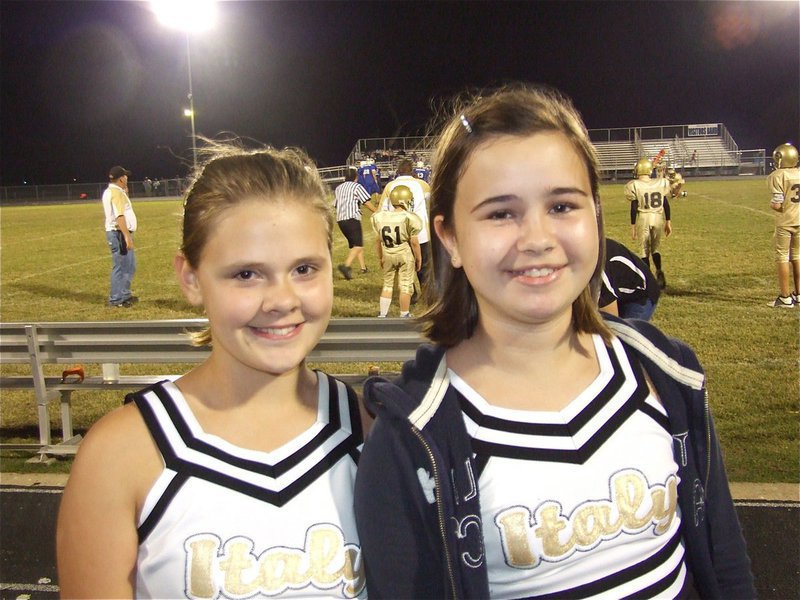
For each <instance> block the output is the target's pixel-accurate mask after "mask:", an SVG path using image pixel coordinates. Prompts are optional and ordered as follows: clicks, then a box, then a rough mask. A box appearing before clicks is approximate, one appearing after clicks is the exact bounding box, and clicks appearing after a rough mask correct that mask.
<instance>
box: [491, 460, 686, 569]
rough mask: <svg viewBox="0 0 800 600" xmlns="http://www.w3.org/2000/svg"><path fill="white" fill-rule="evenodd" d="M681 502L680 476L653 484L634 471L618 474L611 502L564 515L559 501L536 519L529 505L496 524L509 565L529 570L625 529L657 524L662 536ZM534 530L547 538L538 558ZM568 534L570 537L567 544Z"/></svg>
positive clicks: (499, 516)
mask: <svg viewBox="0 0 800 600" xmlns="http://www.w3.org/2000/svg"><path fill="white" fill-rule="evenodd" d="M677 506H678V481H677V478H676V477H675V476H674V475H670V476H669V478H668V479H667V482H666V484H665V485H660V484H654V485H653V486H649V485H648V482H647V478H646V477H645V476H644V475H643V474H642V473H640V472H639V471H636V470H633V469H631V470H627V471H623V472H620V473H617V474H616V475H615V476H613V477H612V480H611V498H610V500H599V501H588V502H584V503H582V504H580V505H578V506H577V507H576V508H575V510H574V511H573V512H572V514H571V515H570V516H569V517H567V516H564V515H563V514H561V507H560V505H559V504H558V503H556V502H545V503H543V504H542V505H541V506H540V507H539V508H537V509H536V512H535V519H532V518H531V513H530V511H529V510H528V509H527V508H525V507H519V506H515V507H512V508H509V509H506V510H504V511H502V512H500V513H498V514H497V516H496V517H495V519H494V522H495V525H496V527H497V529H498V531H499V533H500V542H501V544H502V546H503V551H504V553H505V556H506V563H507V564H508V565H509V566H511V567H515V568H520V569H529V568H533V567H535V566H537V565H538V564H539V562H540V561H541V560H542V559H546V560H550V559H556V558H562V557H563V556H565V555H567V554H570V553H572V552H574V551H576V550H585V549H589V548H592V547H594V546H595V545H596V544H597V543H598V541H601V540H603V539H610V538H613V537H615V536H616V535H617V534H618V533H619V532H620V531H625V532H626V533H636V532H638V531H642V530H643V529H645V528H647V527H649V526H651V525H653V532H654V533H655V534H656V535H662V534H664V533H666V532H667V531H669V528H670V526H671V524H672V521H673V519H674V518H675V515H676V511H677ZM643 511H644V512H643ZM531 533H533V535H534V536H535V538H538V539H539V540H541V551H540V552H541V556H537V550H536V546H535V544H534V543H533V542H534V540H533V539H532V538H531ZM565 534H569V535H568V537H567V539H566V540H564V541H563V543H562V541H561V540H562V538H563V537H564V535H565Z"/></svg>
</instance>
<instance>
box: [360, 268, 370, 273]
mask: <svg viewBox="0 0 800 600" xmlns="http://www.w3.org/2000/svg"><path fill="white" fill-rule="evenodd" d="M361 272H362V273H369V269H368V268H367V267H364V268H363V269H361Z"/></svg>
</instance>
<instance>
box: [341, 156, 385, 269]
mask: <svg viewBox="0 0 800 600" xmlns="http://www.w3.org/2000/svg"><path fill="white" fill-rule="evenodd" d="M357 178H358V169H356V168H354V167H348V168H347V180H346V181H345V182H344V183H341V184H339V185H338V186H336V189H335V190H334V196H335V200H334V206H336V222H337V223H338V225H339V229H341V230H342V233H343V234H344V237H345V238H346V239H347V245H348V246H349V247H350V252H349V253H348V254H347V260H345V261H344V264H342V265H339V266H338V267H337V268H338V269H339V272H340V273H341V274H342V275H343V276H344V278H345V279H352V278H353V272H352V269H351V268H350V265H351V264H352V263H353V261H354V260H355V259H358V264H359V266H360V267H361V272H362V273H366V272H367V265H366V264H365V263H364V235H363V233H362V232H361V205H362V204H366V206H367V208H368V209H370V210H371V211H372V212H375V209H374V208H373V207H372V205H371V204H367V202H368V201H369V199H370V195H369V192H367V190H366V188H365V187H364V186H363V185H361V184H360V183H358V182H357V181H356V179H357Z"/></svg>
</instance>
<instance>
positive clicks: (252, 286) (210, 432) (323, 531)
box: [56, 147, 368, 598]
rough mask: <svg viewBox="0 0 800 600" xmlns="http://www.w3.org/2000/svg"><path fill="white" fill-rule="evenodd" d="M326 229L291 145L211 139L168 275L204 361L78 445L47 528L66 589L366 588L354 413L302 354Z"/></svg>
mask: <svg viewBox="0 0 800 600" xmlns="http://www.w3.org/2000/svg"><path fill="white" fill-rule="evenodd" d="M332 236H333V215H332V211H331V210H330V204H329V201H328V192H327V189H326V187H325V186H324V184H323V183H322V180H321V179H320V177H319V174H318V172H317V170H316V168H314V166H313V164H312V163H311V162H310V160H309V159H308V157H307V156H306V155H305V154H303V153H302V152H300V151H294V150H288V149H287V150H280V151H279V150H274V149H260V150H256V151H249V152H246V151H243V150H241V149H238V148H225V147H221V148H218V153H217V154H216V155H215V156H214V157H213V158H212V159H211V160H210V161H209V162H207V164H206V165H205V166H204V167H203V169H202V171H201V172H200V173H199V175H198V178H197V180H196V181H195V182H194V183H193V184H192V186H191V188H190V189H189V191H188V192H187V194H186V197H185V202H184V214H183V237H182V244H181V248H180V251H179V252H178V254H177V255H176V257H175V259H174V268H175V273H176V276H177V279H178V283H179V284H180V287H181V289H182V291H183V294H184V296H185V297H186V299H187V300H188V301H189V302H190V303H191V304H192V305H195V306H199V307H202V308H203V309H204V311H205V313H206V315H207V316H208V322H209V328H208V330H207V331H204V332H202V333H201V334H199V335H198V336H197V337H196V338H195V342H196V343H198V344H202V345H208V346H210V354H209V356H208V358H207V359H206V360H205V361H204V362H203V363H201V364H200V365H198V366H197V367H195V368H194V369H193V370H191V371H189V372H188V373H186V374H185V375H183V376H182V377H180V378H179V379H177V380H176V381H174V382H173V381H170V380H165V381H163V382H161V383H158V384H155V385H153V386H151V387H149V388H146V389H144V390H141V391H140V392H137V393H134V394H131V395H129V396H128V397H127V398H126V404H125V405H124V406H122V407H120V408H118V409H116V410H114V411H112V412H110V413H109V414H107V415H105V416H104V417H103V418H102V419H100V420H99V421H98V422H97V423H96V424H95V425H94V426H92V428H91V429H90V431H89V432H88V434H87V435H86V437H85V438H84V439H83V441H82V442H81V445H80V449H79V450H78V454H77V456H76V458H75V462H74V464H73V466H72V469H71V472H70V477H69V481H68V483H67V486H66V488H65V490H64V496H63V499H62V501H61V507H60V510H59V516H58V525H57V533H56V547H57V557H58V576H59V581H58V583H59V586H60V588H61V594H62V596H63V597H65V598H85V597H93V598H134V597H135V598H179V597H180V598H185V597H189V598H234V597H236V598H254V597H270V598H277V597H287V596H291V597H298V596H303V597H326V598H331V597H336V598H365V597H366V594H367V592H366V589H365V586H364V572H363V562H362V560H361V548H360V543H359V540H358V534H357V531H356V527H355V520H354V514H353V485H354V480H355V473H356V465H357V463H358V459H359V454H360V449H361V445H362V443H363V438H364V436H363V431H364V428H365V426H366V424H367V422H368V419H366V418H364V421H362V418H363V417H362V414H361V413H360V408H359V403H358V399H357V397H356V394H355V392H354V391H353V390H352V388H350V387H349V386H347V385H345V384H344V383H343V382H341V381H338V380H336V379H334V378H333V377H331V376H329V375H326V374H325V373H323V372H321V371H317V370H312V369H311V368H310V367H309V366H308V365H307V363H306V357H307V356H308V353H309V352H311V350H312V349H313V348H314V347H315V346H316V345H317V343H318V342H319V340H320V338H321V337H322V335H323V333H324V332H325V330H326V328H327V325H328V322H329V320H330V315H331V308H332V306H333V267H332V257H331V245H332ZM309 565H313V568H312V567H309Z"/></svg>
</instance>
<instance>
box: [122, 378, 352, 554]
mask: <svg viewBox="0 0 800 600" xmlns="http://www.w3.org/2000/svg"><path fill="white" fill-rule="evenodd" d="M325 375H326V377H328V384H329V388H330V393H329V399H330V402H331V406H330V410H329V416H330V423H329V425H328V426H325V429H329V428H332V432H331V433H329V434H327V435H325V436H320V435H317V436H314V439H313V440H312V441H311V442H309V443H308V444H306V445H305V446H304V447H303V448H302V449H300V450H298V451H297V452H295V453H293V455H292V457H288V458H287V459H285V460H283V461H281V462H280V463H279V465H275V466H281V467H283V466H284V465H285V464H287V463H291V464H290V467H291V466H293V465H294V464H297V462H299V460H300V459H298V458H297V455H298V454H302V456H307V455H308V454H310V453H311V452H313V451H314V450H316V449H317V448H318V447H319V446H320V445H321V444H322V442H323V441H324V440H325V439H327V438H329V437H330V436H331V435H332V434H333V433H335V432H336V431H338V430H339V428H340V423H341V419H340V415H339V391H338V387H337V385H336V380H335V379H334V378H332V377H330V376H328V375H327V374H325ZM345 389H346V390H347V402H348V411H349V413H350V415H351V419H353V423H352V425H353V430H354V432H356V433H354V434H349V435H348V436H347V437H346V438H345V439H344V440H342V441H341V442H340V443H339V444H338V445H337V446H336V447H335V448H333V449H331V450H330V451H329V452H328V453H327V454H326V455H325V456H324V457H323V458H322V459H320V460H319V461H318V462H317V463H315V464H314V466H313V467H311V468H309V469H308V470H307V471H306V472H305V473H303V475H301V476H300V477H298V478H297V479H295V480H294V481H293V482H292V483H290V484H289V485H287V486H285V487H284V488H282V489H280V490H267V489H264V488H263V487H260V486H258V485H254V484H251V483H248V482H246V481H242V480H241V479H239V478H237V477H235V476H232V475H228V474H226V473H221V472H219V471H217V470H215V469H213V468H209V467H205V466H202V465H198V464H196V463H193V462H190V461H188V460H186V459H184V458H181V457H179V456H178V454H177V451H176V449H175V448H174V447H173V446H172V445H171V444H170V442H169V439H168V438H167V436H166V434H165V433H164V431H163V428H162V427H161V424H160V423H159V421H158V419H157V417H156V415H155V413H154V412H153V409H152V408H151V406H150V405H149V403H148V402H147V400H146V399H145V395H146V394H147V393H150V392H152V393H154V394H155V395H156V396H157V397H158V398H159V400H160V402H161V404H162V405H163V406H164V408H165V410H167V411H168V412H169V414H170V416H171V418H173V419H174V421H173V423H172V424H173V426H175V428H176V430H178V432H179V434H180V436H181V438H182V440H183V441H184V443H186V445H187V447H192V448H193V449H195V450H197V451H198V452H200V453H202V454H204V455H206V456H213V457H215V458H218V459H219V460H221V461H222V462H225V463H226V464H230V465H232V466H235V467H237V468H241V469H243V470H247V471H250V472H252V473H258V474H263V471H264V468H265V467H266V468H269V469H275V466H270V465H265V464H263V463H259V462H256V461H251V460H244V459H240V458H239V457H235V456H231V455H230V454H228V453H226V452H224V451H221V450H219V449H218V448H214V447H213V446H209V445H208V444H207V443H205V442H200V441H199V440H197V439H196V438H195V437H194V436H193V435H192V434H191V431H190V430H189V429H188V425H187V423H186V422H185V421H184V419H183V418H182V416H181V415H180V414H179V412H178V411H177V408H176V406H175V405H174V402H173V401H172V398H171V397H170V396H169V393H168V392H167V391H166V390H165V389H164V388H163V386H161V385H159V384H157V385H154V386H151V387H149V388H146V389H144V390H142V391H141V392H137V393H135V394H130V395H129V396H130V399H129V400H127V401H129V402H130V401H133V402H135V403H136V405H137V407H138V408H139V411H140V413H141V415H142V418H143V419H144V421H145V423H146V424H147V427H148V430H149V431H150V434H151V435H152V437H153V439H154V441H155V443H156V445H157V446H158V449H159V451H160V452H161V456H162V458H163V460H164V463H165V466H166V468H167V469H169V470H172V471H175V472H176V473H177V475H176V477H175V479H173V482H172V483H170V485H169V486H168V487H167V490H166V491H165V494H164V496H167V494H169V497H168V498H165V497H164V496H162V498H161V499H160V500H159V501H158V503H157V504H156V508H155V509H154V511H153V514H151V515H148V518H147V519H146V520H145V523H144V524H143V527H144V526H145V525H146V526H147V528H148V529H147V530H146V531H139V537H140V539H144V537H146V535H147V534H148V533H149V531H150V530H152V528H153V527H154V526H155V524H156V523H157V522H158V519H160V518H161V515H162V514H163V511H164V510H165V509H166V505H167V504H168V503H169V500H170V499H171V498H172V496H174V494H175V493H176V492H177V491H178V489H180V486H182V485H183V483H184V482H185V481H186V480H187V479H188V478H189V477H196V478H198V479H202V480H204V481H208V482H210V483H214V484H217V485H222V486H224V487H227V488H230V489H232V490H234V491H237V492H239V493H241V494H245V495H247V496H250V497H252V498H256V499H258V500H260V501H263V502H267V503H269V504H272V505H274V506H278V507H280V506H283V505H284V504H286V503H287V502H288V501H289V500H291V499H292V498H294V497H295V496H297V495H298V494H299V493H300V492H302V491H303V490H304V489H306V488H307V487H308V486H309V485H310V484H311V483H313V482H314V481H315V480H316V479H318V478H319V477H320V476H321V475H323V474H324V473H325V472H326V471H327V470H328V469H329V468H330V467H332V466H333V465H335V464H336V463H337V462H339V460H341V459H342V457H344V456H347V455H350V456H351V457H352V460H353V461H354V462H355V463H356V464H357V463H358V458H359V457H360V450H359V446H360V445H361V444H362V443H363V441H364V440H363V435H362V434H361V431H362V429H361V421H360V419H359V418H357V417H355V418H354V417H353V415H354V414H355V415H358V406H357V396H356V395H355V392H353V391H352V389H351V388H349V387H348V386H345ZM329 426H330V427H329ZM187 442H192V444H191V445H190V443H187ZM206 449H211V450H215V452H208V451H206ZM301 458H302V457H301ZM289 459H292V460H289ZM290 467H288V468H290ZM281 472H285V469H281ZM272 478H273V479H274V478H275V477H272ZM173 484H174V485H175V486H177V487H174V488H173ZM162 501H163V508H162V507H160V505H161V504H162ZM151 518H152V519H153V522H152V524H151Z"/></svg>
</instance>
